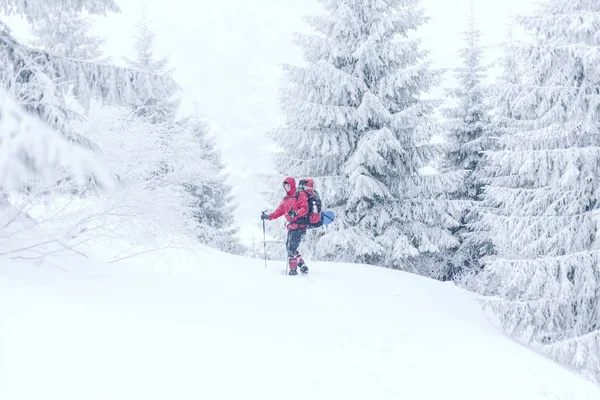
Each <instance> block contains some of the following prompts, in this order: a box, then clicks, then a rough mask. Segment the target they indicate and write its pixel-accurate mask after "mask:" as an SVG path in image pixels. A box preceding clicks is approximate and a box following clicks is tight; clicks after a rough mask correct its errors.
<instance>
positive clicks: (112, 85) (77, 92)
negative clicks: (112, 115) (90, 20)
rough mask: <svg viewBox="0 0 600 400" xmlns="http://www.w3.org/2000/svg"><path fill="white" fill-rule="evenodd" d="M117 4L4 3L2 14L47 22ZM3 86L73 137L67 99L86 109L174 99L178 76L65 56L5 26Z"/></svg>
mask: <svg viewBox="0 0 600 400" xmlns="http://www.w3.org/2000/svg"><path fill="white" fill-rule="evenodd" d="M116 9H117V8H116V6H115V5H114V2H113V1H111V0H100V1H92V0H65V1H62V0H43V1H42V0H31V1H24V0H3V1H1V2H0V11H4V12H5V13H16V14H21V15H23V16H24V17H26V18H27V19H28V20H30V21H38V20H42V21H43V20H45V19H47V18H48V17H49V16H50V15H55V14H57V13H59V12H61V10H62V11H64V12H69V13H76V12H81V11H84V10H87V11H88V12H92V13H104V12H106V11H113V10H116ZM0 86H2V87H4V88H5V89H6V90H7V91H8V92H9V94H11V95H12V96H13V98H14V99H15V100H16V102H17V103H18V104H20V105H22V106H23V107H24V108H25V109H26V110H27V111H28V112H29V113H31V114H33V115H35V116H38V117H40V118H41V119H42V120H43V121H45V122H47V123H48V124H49V125H50V126H51V127H54V128H56V129H57V130H59V131H61V132H63V133H64V132H67V131H68V129H69V123H70V122H71V121H72V120H73V118H74V117H75V115H74V114H73V113H72V112H71V110H69V109H68V108H65V107H64V96H65V94H72V95H74V97H75V98H76V100H77V101H78V102H79V103H80V104H81V105H83V106H88V105H89V102H90V99H91V98H92V97H98V98H100V99H101V100H102V101H103V102H105V103H108V104H131V103H136V102H137V103H143V102H146V101H147V99H149V98H152V97H155V96H157V94H159V95H161V96H165V97H166V96H168V94H170V93H173V91H174V90H175V88H176V85H175V82H174V81H173V79H172V77H170V76H168V75H158V74H152V73H148V72H145V71H141V70H136V69H132V68H120V67H115V66H112V65H106V64H101V63H96V62H89V61H80V60H77V59H73V58H69V57H62V56H60V55H55V54H53V53H50V52H47V51H44V50H35V49H31V48H29V47H27V46H24V45H22V44H20V43H18V42H17V41H16V40H15V39H14V38H13V37H12V35H11V34H10V30H9V29H8V27H7V26H6V25H5V24H4V23H2V22H1V21H0Z"/></svg>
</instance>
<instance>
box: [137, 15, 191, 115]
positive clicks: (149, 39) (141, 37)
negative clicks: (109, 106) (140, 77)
mask: <svg viewBox="0 0 600 400" xmlns="http://www.w3.org/2000/svg"><path fill="white" fill-rule="evenodd" d="M136 28H137V36H136V38H135V49H136V59H134V60H129V59H127V60H126V61H127V63H128V64H129V66H131V67H132V68H135V69H137V70H140V71H144V72H146V73H148V74H152V75H161V76H163V75H166V76H172V71H170V70H168V69H167V67H168V65H169V58H168V57H166V56H165V57H163V58H161V59H158V60H157V59H156V58H155V56H154V50H153V46H154V39H155V34H154V32H153V31H152V29H151V27H150V21H149V19H148V12H147V6H146V4H145V3H143V4H142V7H141V10H140V17H139V20H138V21H137V23H136ZM173 95H174V93H168V95H167V96H161V95H160V93H157V95H156V96H153V97H150V98H148V99H146V100H145V101H144V102H138V103H135V104H133V107H134V109H135V113H136V115H138V116H139V117H142V118H146V119H147V120H149V121H150V122H152V123H164V122H167V121H173V120H174V119H175V114H176V113H177V109H178V108H179V105H180V102H179V100H177V99H174V98H173Z"/></svg>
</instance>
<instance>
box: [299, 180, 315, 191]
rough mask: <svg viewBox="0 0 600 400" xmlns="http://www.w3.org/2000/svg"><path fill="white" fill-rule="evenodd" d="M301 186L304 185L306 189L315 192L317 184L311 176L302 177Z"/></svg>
mask: <svg viewBox="0 0 600 400" xmlns="http://www.w3.org/2000/svg"><path fill="white" fill-rule="evenodd" d="M299 186H300V187H303V186H304V190H306V191H307V192H314V190H315V184H314V182H313V180H312V179H309V178H304V179H300V182H299Z"/></svg>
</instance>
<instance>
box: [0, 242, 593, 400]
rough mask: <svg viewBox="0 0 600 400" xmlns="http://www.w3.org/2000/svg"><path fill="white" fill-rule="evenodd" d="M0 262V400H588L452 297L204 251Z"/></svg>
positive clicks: (441, 289) (456, 294) (413, 282)
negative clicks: (293, 273)
mask: <svg viewBox="0 0 600 400" xmlns="http://www.w3.org/2000/svg"><path fill="white" fill-rule="evenodd" d="M115 246H116V245H115V244H114V243H112V244H110V243H102V244H101V243H95V244H88V245H87V248H86V249H85V253H86V254H87V255H88V257H83V256H80V255H77V256H69V257H65V256H61V257H56V258H50V259H48V261H49V262H50V263H46V264H39V263H38V264H36V263H33V262H31V261H23V260H11V259H8V258H1V257H0V399H2V400H25V399H27V400H50V399H57V400H68V399H73V400H95V399H98V400H107V399H111V400H118V399H127V400H133V399H143V400H149V399H161V400H164V399H172V400H183V399H211V400H212V399H277V400H280V399H286V400H291V399H302V400H307V399H311V400H315V399H327V400H331V399H346V400H347V399H361V400H364V399H402V400H420V399H422V400H542V399H544V400H545V399H551V400H597V399H599V398H600V389H598V388H597V387H595V386H594V385H592V384H591V383H589V382H587V381H585V380H584V379H582V378H580V377H578V376H577V375H575V374H574V373H572V372H570V371H567V370H565V369H563V368H562V367H560V366H558V365H556V364H554V363H553V362H551V361H549V360H548V359H546V358H544V357H542V356H540V355H538V354H536V353H534V352H533V351H531V350H529V349H527V348H525V347H523V346H521V345H519V344H517V343H515V342H514V341H511V340H509V339H507V338H506V336H504V335H503V334H502V333H501V332H499V331H498V330H496V329H495V328H494V327H493V326H492V325H491V324H490V323H489V322H488V320H487V319H486V318H485V317H484V315H483V314H482V312H481V311H480V308H479V306H478V305H477V303H476V301H474V299H473V298H472V297H471V295H469V294H467V293H465V292H463V291H461V290H459V289H458V288H456V287H455V286H453V285H451V284H444V283H440V282H435V281H431V280H428V279H425V278H422V277H418V276H415V275H411V274H407V273H401V272H397V271H391V270H385V269H381V268H376V267H369V266H362V265H348V264H334V263H310V267H311V273H310V275H308V276H298V277H290V276H285V275H283V271H284V264H283V263H282V262H281V261H269V264H268V267H267V268H265V266H264V261H263V260H256V259H246V258H240V257H236V256H231V255H227V254H223V253H220V252H218V251H215V250H211V249H204V248H201V249H196V250H194V251H191V250H175V249H173V250H163V251H161V252H158V253H147V254H145V255H144V257H140V258H133V259H131V258H130V259H126V260H123V261H121V262H118V263H113V264H109V263H108V262H107V261H108V260H109V259H110V257H112V256H113V255H114V254H115V252H116V251H117V250H118V249H117V248H116V247H115Z"/></svg>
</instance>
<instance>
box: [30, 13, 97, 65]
mask: <svg viewBox="0 0 600 400" xmlns="http://www.w3.org/2000/svg"><path fill="white" fill-rule="evenodd" d="M91 27H92V23H91V22H90V20H89V19H88V18H87V17H86V16H84V15H82V14H81V13H80V12H74V11H73V9H69V8H62V9H60V10H58V11H56V12H55V13H52V14H48V15H47V16H46V17H45V18H44V19H43V20H41V21H38V22H36V24H35V25H34V27H33V34H34V36H35V37H34V39H33V42H32V45H33V46H35V47H38V48H40V49H43V50H46V51H48V52H50V53H52V54H53V55H55V56H58V57H68V58H73V59H75V60H80V61H97V60H99V59H101V58H102V57H103V53H102V51H101V50H100V48H101V46H102V45H103V44H104V39H102V38H100V37H98V36H93V35H91V34H90V32H89V31H90V29H91Z"/></svg>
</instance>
